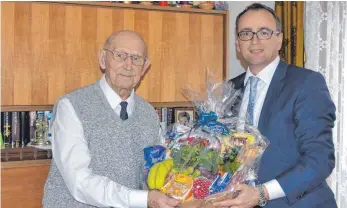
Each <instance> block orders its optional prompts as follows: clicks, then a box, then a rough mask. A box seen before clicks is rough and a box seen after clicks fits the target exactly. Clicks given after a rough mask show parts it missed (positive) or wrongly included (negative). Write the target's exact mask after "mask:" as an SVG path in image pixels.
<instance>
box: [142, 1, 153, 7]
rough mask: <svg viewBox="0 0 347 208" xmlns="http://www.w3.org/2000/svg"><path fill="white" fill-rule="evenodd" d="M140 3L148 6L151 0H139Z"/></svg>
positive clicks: (151, 2)
mask: <svg viewBox="0 0 347 208" xmlns="http://www.w3.org/2000/svg"><path fill="white" fill-rule="evenodd" d="M140 4H142V5H147V6H150V5H153V1H141V2H140Z"/></svg>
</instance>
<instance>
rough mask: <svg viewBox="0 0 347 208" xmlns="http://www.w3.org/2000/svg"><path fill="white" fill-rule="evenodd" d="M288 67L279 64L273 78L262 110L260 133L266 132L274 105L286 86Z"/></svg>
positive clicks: (259, 124) (282, 63) (284, 64)
mask: <svg viewBox="0 0 347 208" xmlns="http://www.w3.org/2000/svg"><path fill="white" fill-rule="evenodd" d="M287 68H288V65H287V64H286V63H284V62H282V61H280V63H279V64H278V66H277V68H276V71H275V74H274V76H273V77H272V80H271V83H270V86H269V89H268V91H267V94H266V97H265V100H264V104H263V107H262V110H261V114H260V118H259V123H258V129H259V130H260V132H262V133H263V132H264V131H265V127H266V123H267V121H268V119H269V117H270V116H271V113H272V110H273V109H274V105H275V103H276V100H277V98H278V96H279V95H280V93H281V91H282V89H283V86H284V81H283V79H284V77H285V76H286V74H287Z"/></svg>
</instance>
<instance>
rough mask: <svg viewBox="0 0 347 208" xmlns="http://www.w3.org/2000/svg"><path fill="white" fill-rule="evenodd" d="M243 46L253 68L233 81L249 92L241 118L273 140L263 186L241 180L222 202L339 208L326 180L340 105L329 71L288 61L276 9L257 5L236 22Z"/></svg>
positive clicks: (265, 162)
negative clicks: (283, 52) (332, 93)
mask: <svg viewBox="0 0 347 208" xmlns="http://www.w3.org/2000/svg"><path fill="white" fill-rule="evenodd" d="M236 31H237V40H236V46H237V50H238V51H239V52H240V53H241V55H242V56H243V57H244V59H245V60H246V62H247V63H248V69H247V72H246V73H243V74H242V75H240V76H238V77H236V78H234V79H232V80H231V82H233V83H234V84H235V85H236V87H238V88H242V89H243V91H244V94H243V98H242V103H241V105H240V111H239V117H241V118H245V119H247V120H248V122H249V124H250V125H254V126H257V127H258V128H259V130H260V132H261V133H262V134H263V135H264V136H265V137H266V138H267V139H268V140H269V141H270V145H269V146H268V148H267V149H266V151H265V152H264V154H263V157H262V159H261V162H260V168H259V172H258V180H259V185H258V186H257V187H252V186H248V185H244V184H242V185H237V186H236V189H237V190H239V191H240V194H239V195H238V196H237V197H236V198H234V199H225V200H223V201H220V202H215V203H214V204H213V205H214V206H215V207H237V208H248V207H254V206H257V205H258V206H261V207H264V206H265V207H269V208H285V207H295V208H311V207H318V208H335V207H337V205H336V202H335V199H334V194H333V193H332V191H331V189H330V188H329V187H328V185H327V183H326V182H325V179H326V178H327V177H328V176H329V175H330V173H331V171H332V170H333V168H334V166H335V157H334V144H333V140H332V128H333V126H334V121H335V106H334V103H333V102H332V100H331V98H330V95H329V91H328V88H327V86H326V83H325V80H324V78H323V76H322V75H321V74H319V73H317V72H313V71H310V70H307V69H304V68H300V67H296V66H293V65H287V64H286V63H284V62H282V61H280V58H279V56H278V51H279V50H280V49H281V45H282V40H283V34H282V33H281V24H280V22H279V19H278V17H277V16H276V14H275V12H274V11H273V10H272V9H271V8H268V7H266V6H264V5H261V4H252V5H250V6H249V7H247V8H246V9H245V10H244V11H243V12H242V13H240V14H239V16H238V17H237V19H236Z"/></svg>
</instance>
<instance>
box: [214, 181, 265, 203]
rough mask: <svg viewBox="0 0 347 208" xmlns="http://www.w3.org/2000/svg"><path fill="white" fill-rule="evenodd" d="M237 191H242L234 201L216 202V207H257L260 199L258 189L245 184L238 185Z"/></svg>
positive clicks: (228, 199) (226, 199) (229, 199)
mask: <svg viewBox="0 0 347 208" xmlns="http://www.w3.org/2000/svg"><path fill="white" fill-rule="evenodd" d="M235 189H236V190H238V191H240V194H239V195H238V196H237V197H236V198H234V199H232V198H225V199H222V200H221V201H218V202H214V203H213V206H214V207H232V208H253V207H255V206H257V204H258V203H259V199H260V193H259V190H258V189H257V188H256V187H252V186H248V185H245V184H238V185H236V186H235Z"/></svg>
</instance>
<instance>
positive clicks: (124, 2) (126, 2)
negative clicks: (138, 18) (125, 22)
mask: <svg viewBox="0 0 347 208" xmlns="http://www.w3.org/2000/svg"><path fill="white" fill-rule="evenodd" d="M123 4H131V1H123Z"/></svg>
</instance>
